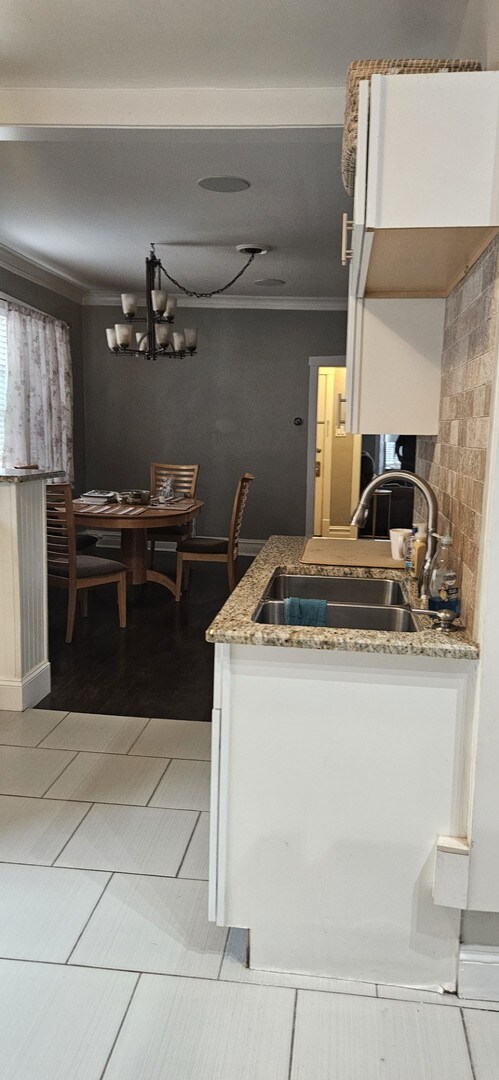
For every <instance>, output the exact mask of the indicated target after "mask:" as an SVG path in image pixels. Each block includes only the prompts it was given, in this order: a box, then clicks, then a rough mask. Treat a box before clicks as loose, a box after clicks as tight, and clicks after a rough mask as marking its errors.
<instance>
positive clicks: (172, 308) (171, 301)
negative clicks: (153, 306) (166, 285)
mask: <svg viewBox="0 0 499 1080" xmlns="http://www.w3.org/2000/svg"><path fill="white" fill-rule="evenodd" d="M176 310H177V297H176V296H168V303H167V305H166V314H167V317H168V318H172V319H173V318H174V317H175V312H176Z"/></svg>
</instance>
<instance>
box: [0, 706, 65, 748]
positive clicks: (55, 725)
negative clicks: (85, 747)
mask: <svg viewBox="0 0 499 1080" xmlns="http://www.w3.org/2000/svg"><path fill="white" fill-rule="evenodd" d="M67 716H69V712H67V713H64V716H61V719H60V720H58V721H57V723H56V724H54V727H53V728H50V731H46V732H45V735H43V737H42V738H41V739H40V741H39V742H37V743H35V746H34V749H35V750H42V749H45V747H41V746H40V743H42V742H43V741H44V739H48V737H49V735H52V732H53V731H55V729H56V728H58V727H59V724H62V721H63V720H65V719H66V717H67ZM3 745H7V746H8V745H9V744H8V743H6V744H3ZM10 745H15V743H11V744H10Z"/></svg>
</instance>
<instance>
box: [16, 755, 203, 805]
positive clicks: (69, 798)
mask: <svg viewBox="0 0 499 1080" xmlns="http://www.w3.org/2000/svg"><path fill="white" fill-rule="evenodd" d="M68 765H71V762H70V761H69V762H68ZM66 768H67V766H66ZM165 772H166V769H165ZM61 776H62V773H61ZM163 776H164V773H163ZM57 779H59V777H57ZM161 779H162V778H161ZM53 783H54V784H55V780H54V781H53ZM51 786H52V785H51ZM156 787H157V785H156ZM48 790H50V789H48ZM153 794H154V792H153ZM46 795H47V792H45V795H24V794H21V793H20V792H19V791H16V792H12V791H0V799H2V798H5V799H35V800H36V799H42V798H43V800H44V801H45V796H46ZM151 798H152V795H151ZM46 801H47V802H48V801H50V802H60V803H64V802H69V803H88V805H89V806H129V807H131V808H132V809H133V808H136V809H138V810H179V811H180V813H182V814H185V813H186V812H189V813H191V814H195V813H204V814H208V813H209V812H210V811H209V807H203V809H202V810H200V809H199V807H197V806H194V807H193V806H149V804H148V803H133V802H109V800H108V799H82V798H81V796H80V797H79V798H78V799H75V798H72V796H71V795H65V796H64V798H63V797H62V796H61V795H50V796H49V799H48V800H46Z"/></svg>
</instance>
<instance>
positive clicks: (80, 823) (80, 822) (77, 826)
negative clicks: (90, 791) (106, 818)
mask: <svg viewBox="0 0 499 1080" xmlns="http://www.w3.org/2000/svg"><path fill="white" fill-rule="evenodd" d="M93 805H94V804H93V803H89V805H88V806H87V809H86V810H85V813H84V815H83V817H82V819H81V821H79V822H78V824H77V825H76V826H75V828H74V829H73V832H72V833H71V836H68V838H67V840H66V842H65V844H63V845H62V848H61V850H60V851H59V852H58V853H57V855H56V857H55V859H54V860H53V861H52V862H51V864H50V865H51V866H55V864H56V862H57V860H58V859H60V857H61V855H62V853H63V851H64V850H65V849H66V848H67V846H68V844H69V841H70V840H72V839H73V836H74V835H75V833H77V832H78V829H79V828H80V825H83V822H84V821H85V818H87V817H88V815H89V813H90V811H91V809H92V807H93Z"/></svg>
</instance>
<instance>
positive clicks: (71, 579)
mask: <svg viewBox="0 0 499 1080" xmlns="http://www.w3.org/2000/svg"><path fill="white" fill-rule="evenodd" d="M46 498H47V561H48V583H49V585H55V587H56V588H60V589H67V590H68V619H67V627H66V642H67V643H68V644H69V643H70V642H71V641H72V640H73V632H74V623H75V615H76V597H77V593H78V591H79V590H82V592H81V600H82V614H83V616H86V614H87V599H88V593H87V589H93V588H95V587H96V586H97V585H109V584H112V583H113V582H116V584H117V586H118V614H119V624H120V627H121V628H122V629H123V630H124V629H125V627H126V566H124V564H123V563H120V562H115V560H114V559H99V558H96V557H95V556H93V555H78V554H77V551H76V536H75V532H76V530H75V522H74V511H73V497H72V494H71V485H70V484H49V485H47V496H46Z"/></svg>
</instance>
